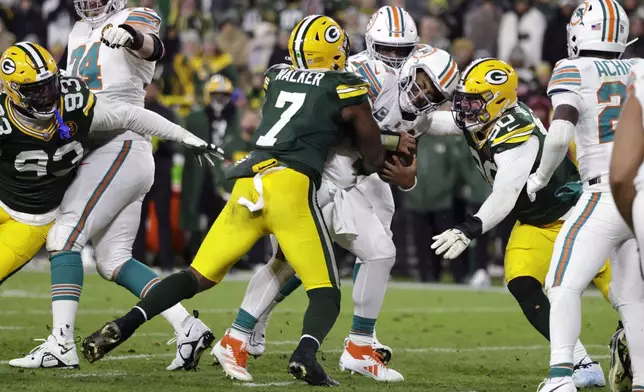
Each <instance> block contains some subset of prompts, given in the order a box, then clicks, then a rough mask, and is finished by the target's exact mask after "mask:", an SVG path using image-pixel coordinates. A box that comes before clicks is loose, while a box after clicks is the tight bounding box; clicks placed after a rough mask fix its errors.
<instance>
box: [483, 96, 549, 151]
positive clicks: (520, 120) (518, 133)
mask: <svg viewBox="0 0 644 392" xmlns="http://www.w3.org/2000/svg"><path fill="white" fill-rule="evenodd" d="M528 110H529V109H527V108H524V107H523V106H522V105H521V104H519V105H517V106H515V107H514V108H512V109H510V110H507V111H506V112H505V113H504V114H503V115H502V116H501V117H500V118H499V119H498V120H496V123H495V124H494V128H492V131H491V132H490V137H489V138H488V140H489V143H490V147H491V148H497V149H498V148H501V145H503V146H504V147H503V149H505V150H507V149H509V148H512V147H515V146H518V145H521V144H523V143H525V142H526V141H528V139H529V138H530V136H531V135H532V132H533V131H534V129H535V128H536V127H537V124H535V122H534V119H533V117H532V113H530V112H529V111H528Z"/></svg>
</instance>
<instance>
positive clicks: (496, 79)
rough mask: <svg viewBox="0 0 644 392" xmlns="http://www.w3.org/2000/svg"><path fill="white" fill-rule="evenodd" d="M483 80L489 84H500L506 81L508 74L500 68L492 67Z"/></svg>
mask: <svg viewBox="0 0 644 392" xmlns="http://www.w3.org/2000/svg"><path fill="white" fill-rule="evenodd" d="M485 81H486V82H488V83H490V84H494V85H500V84H503V83H505V82H507V81H508V74H507V73H505V72H504V71H501V70H500V69H493V70H491V71H489V72H488V73H486V74H485Z"/></svg>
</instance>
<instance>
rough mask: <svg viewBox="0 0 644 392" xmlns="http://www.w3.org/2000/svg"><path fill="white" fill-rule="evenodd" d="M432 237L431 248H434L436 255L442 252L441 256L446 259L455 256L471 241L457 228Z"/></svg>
mask: <svg viewBox="0 0 644 392" xmlns="http://www.w3.org/2000/svg"><path fill="white" fill-rule="evenodd" d="M432 239H433V240H434V243H433V244H432V249H436V250H435V252H436V255H437V256H440V255H441V254H442V255H443V258H444V259H447V260H452V259H455V258H457V257H458V256H459V255H460V254H461V253H463V251H464V250H465V249H467V247H468V245H469V244H470V242H472V240H470V239H469V238H467V236H466V235H465V234H463V232H462V231H460V230H459V229H449V230H446V231H444V232H443V233H441V234H439V235H435V236H434V237H432ZM437 248H438V249H437Z"/></svg>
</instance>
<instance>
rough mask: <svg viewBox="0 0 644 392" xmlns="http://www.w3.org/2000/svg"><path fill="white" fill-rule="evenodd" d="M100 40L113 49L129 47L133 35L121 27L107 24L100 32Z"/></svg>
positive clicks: (132, 40)
mask: <svg viewBox="0 0 644 392" xmlns="http://www.w3.org/2000/svg"><path fill="white" fill-rule="evenodd" d="M101 42H103V43H104V44H105V45H107V46H109V47H110V48H114V49H118V48H129V47H130V45H132V42H134V37H133V36H132V34H131V33H130V32H128V31H127V30H125V29H124V28H122V27H115V26H112V25H109V26H107V27H106V28H105V29H104V30H103V33H102V34H101Z"/></svg>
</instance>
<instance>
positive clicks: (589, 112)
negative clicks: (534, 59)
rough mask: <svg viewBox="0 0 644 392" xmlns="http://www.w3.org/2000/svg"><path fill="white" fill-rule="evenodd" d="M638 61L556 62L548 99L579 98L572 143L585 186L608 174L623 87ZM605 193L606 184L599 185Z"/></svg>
mask: <svg viewBox="0 0 644 392" xmlns="http://www.w3.org/2000/svg"><path fill="white" fill-rule="evenodd" d="M636 62H637V60H634V59H628V60H617V59H614V60H607V59H601V58H595V57H579V58H575V59H565V60H561V61H559V62H558V63H557V64H556V65H555V68H554V70H553V72H552V77H551V79H550V83H549V84H548V96H550V97H552V96H553V95H554V94H557V93H561V92H572V93H575V94H577V95H578V96H579V97H581V105H582V107H581V108H579V120H578V122H577V126H576V127H575V133H574V140H575V144H576V146H577V161H578V163H579V173H580V175H581V179H582V181H584V183H585V182H586V181H588V180H592V179H594V178H597V177H600V176H603V175H607V174H608V170H609V166H610V159H611V153H612V151H613V140H614V138H615V134H614V131H615V127H616V126H617V120H618V118H619V114H620V112H621V108H622V105H623V103H624V101H625V100H626V84H627V81H628V74H629V70H630V68H631V66H632V65H633V64H635V63H636ZM601 187H602V188H605V189H606V190H608V189H609V188H608V187H609V185H608V183H607V182H606V184H603V185H602V186H601Z"/></svg>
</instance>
